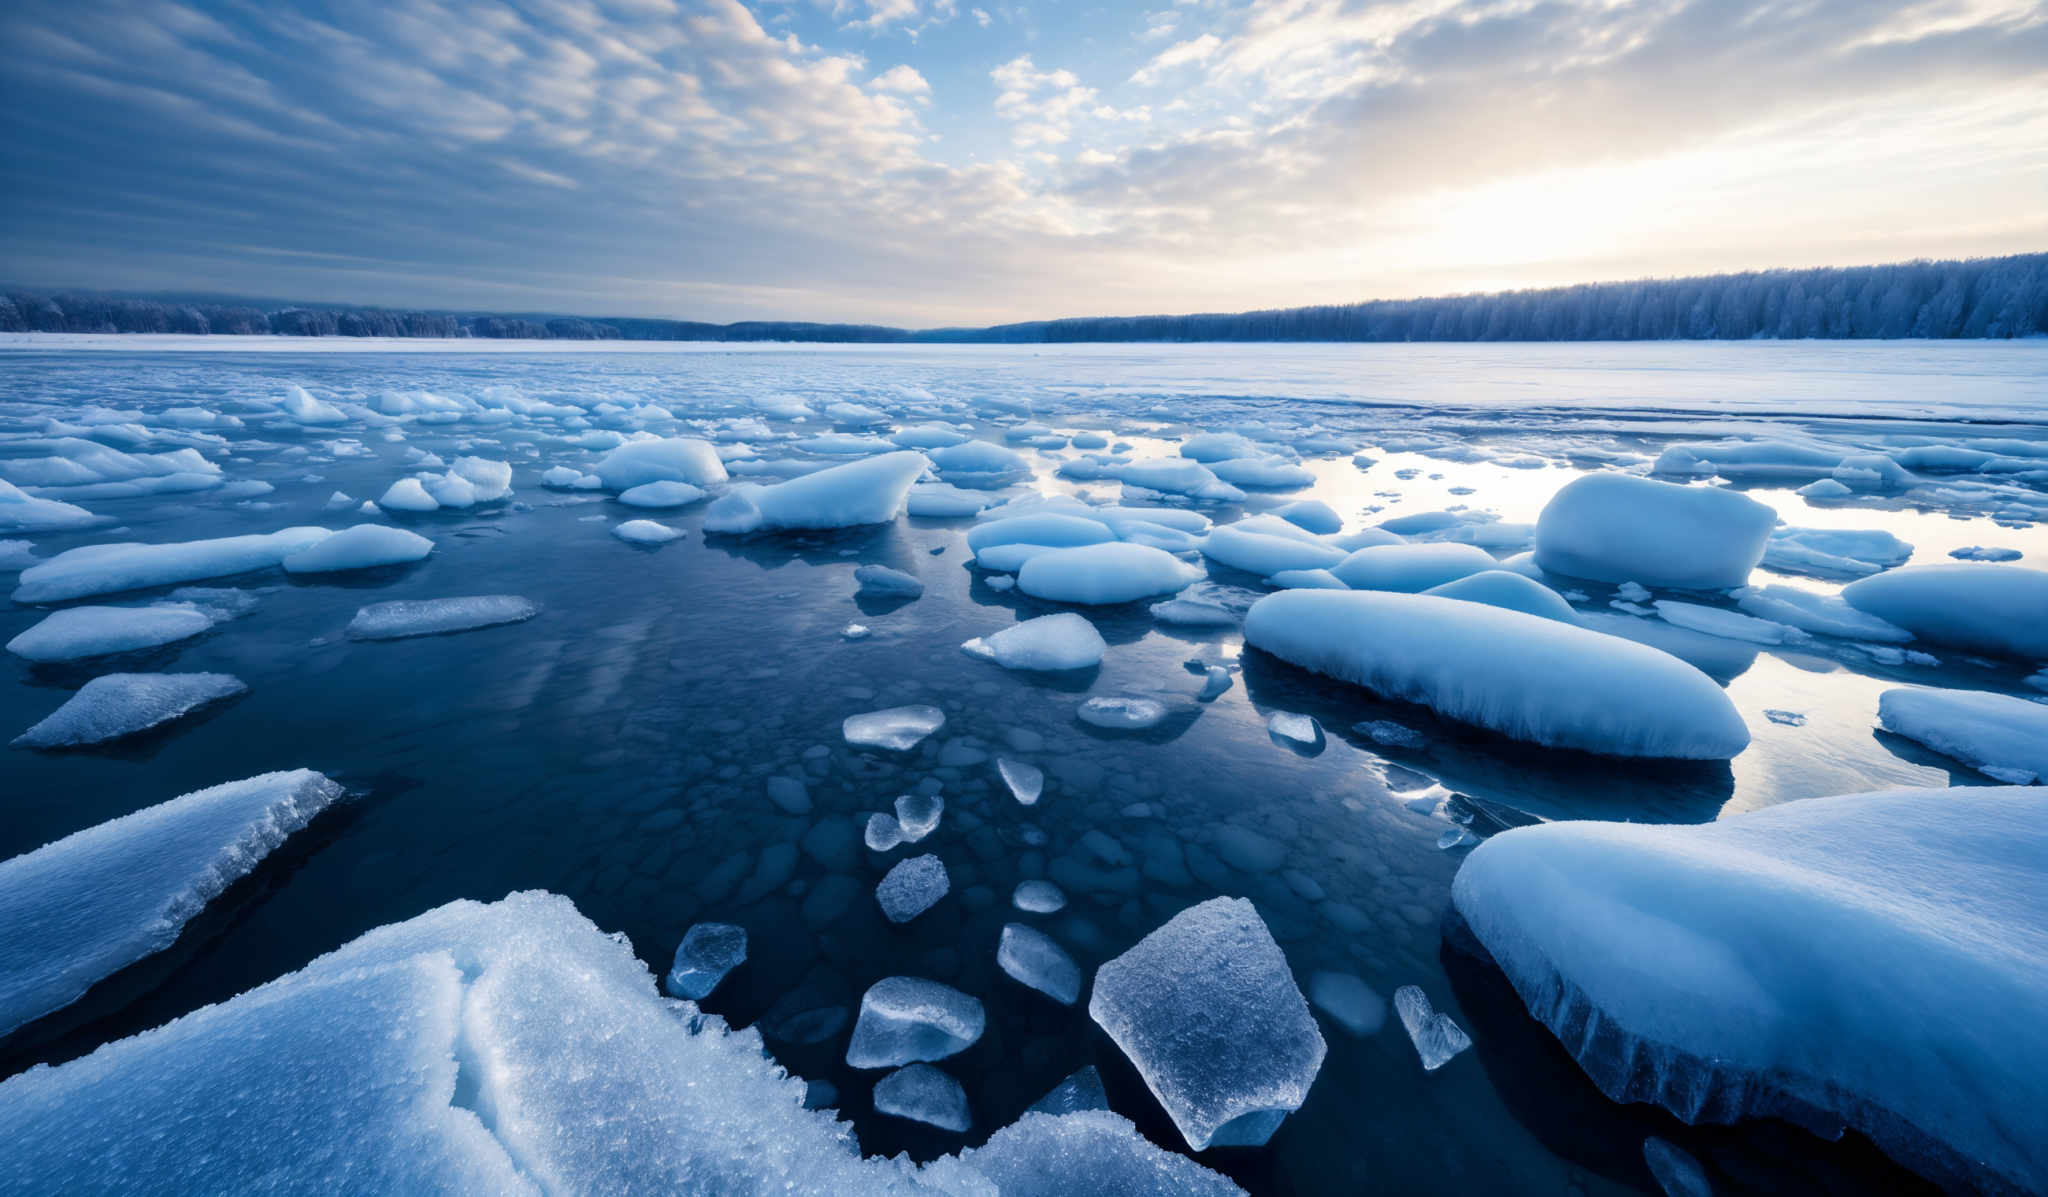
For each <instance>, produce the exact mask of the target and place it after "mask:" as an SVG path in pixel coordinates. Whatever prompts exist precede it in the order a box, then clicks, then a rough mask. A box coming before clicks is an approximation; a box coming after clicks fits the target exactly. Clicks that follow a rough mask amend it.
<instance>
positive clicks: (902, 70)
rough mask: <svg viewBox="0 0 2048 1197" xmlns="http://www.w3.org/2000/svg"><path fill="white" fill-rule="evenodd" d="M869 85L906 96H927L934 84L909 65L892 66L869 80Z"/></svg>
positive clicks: (878, 89)
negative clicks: (926, 80)
mask: <svg viewBox="0 0 2048 1197" xmlns="http://www.w3.org/2000/svg"><path fill="white" fill-rule="evenodd" d="M868 86H869V87H871V88H873V89H874V90H876V91H888V92H895V93H896V94H898V95H905V96H926V95H930V94H931V90H932V85H931V84H929V83H927V82H925V78H924V76H923V75H920V74H918V73H917V71H915V70H914V69H912V68H911V67H909V66H893V67H890V68H889V69H888V70H886V71H883V72H882V73H881V74H879V75H876V76H875V77H874V78H873V79H870V80H868Z"/></svg>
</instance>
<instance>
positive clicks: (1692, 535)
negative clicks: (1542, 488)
mask: <svg viewBox="0 0 2048 1197" xmlns="http://www.w3.org/2000/svg"><path fill="white" fill-rule="evenodd" d="M1777 518H1778V517H1777V513H1776V512H1775V511H1772V510H1771V509H1770V508H1769V507H1766V506H1764V505H1763V504H1762V503H1759V502H1757V501H1756V500H1754V499H1751V498H1748V497H1746V496H1744V495H1739V494H1737V493H1735V492H1734V491H1732V490H1719V489H1716V488H1714V487H1710V486H1679V485H1676V484H1674V483H1669V482H1658V481H1655V480H1654V479H1649V478H1636V477H1632V476H1629V475H1625V474H1588V475H1586V476H1584V477H1582V478H1577V479H1574V480H1572V481H1571V482H1568V483H1566V484H1565V485H1564V486H1563V487H1562V488H1561V489H1559V491H1558V492H1557V493H1556V494H1555V495H1552V496H1551V498H1550V502H1549V503H1547V504H1545V505H1544V507H1543V512H1542V514H1541V515H1539V516H1538V517H1537V519H1536V564H1537V565H1538V566H1541V567H1542V568H1543V569H1545V570H1548V571H1550V572H1552V573H1557V574H1564V575H1566V576H1568V577H1574V578H1589V579H1591V580H1593V581H1596V582H1627V581H1636V582H1641V583H1643V584H1644V585H1646V586H1658V587H1663V586H1671V587H1677V588H1679V589H1682V590H1727V589H1732V588H1734V587H1737V586H1741V585H1743V584H1744V583H1745V582H1747V581H1748V579H1749V571H1750V570H1752V569H1754V568H1755V567H1756V564H1757V562H1758V561H1760V560H1762V558H1763V553H1764V542H1765V541H1766V539H1768V538H1769V536H1770V534H1771V529H1772V527H1773V526H1774V525H1775V524H1776V523H1777Z"/></svg>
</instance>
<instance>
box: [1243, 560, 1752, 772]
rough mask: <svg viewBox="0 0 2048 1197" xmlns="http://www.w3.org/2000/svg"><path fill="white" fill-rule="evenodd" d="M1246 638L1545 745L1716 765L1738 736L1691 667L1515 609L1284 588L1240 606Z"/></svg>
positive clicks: (1735, 722) (1720, 702)
mask: <svg viewBox="0 0 2048 1197" xmlns="http://www.w3.org/2000/svg"><path fill="white" fill-rule="evenodd" d="M1245 642H1246V643H1247V644H1250V645H1252V646H1254V647H1256V648H1259V649H1262V650H1264V651H1266V652H1269V653H1272V654H1273V655H1274V656H1276V657H1279V658H1280V659H1281V660H1284V661H1289V662H1291V663H1293V664H1295V665H1299V666H1301V667H1302V668H1304V669H1310V670H1313V671H1315V672H1317V673H1321V674H1326V675H1328V676H1330V677H1334V678H1337V679H1339V680H1341V681H1347V682H1351V683H1353V684H1354V685H1359V686H1364V687H1365V688H1367V689H1369V690H1371V691H1373V692H1374V693H1376V694H1380V695H1383V696H1385V697H1388V698H1398V699H1402V700H1405V701H1408V702H1414V703H1420V704H1422V705H1424V706H1427V707H1430V708H1432V709H1433V710H1435V711H1436V712H1437V713H1438V714H1440V715H1443V716H1444V717H1446V718H1450V719H1456V720H1459V721H1461V722H1464V723H1471V724H1475V725H1477V726H1479V727H1485V728H1490V729H1492V730H1493V731H1497V732H1499V733H1501V734H1502V735H1506V736H1512V737H1513V738H1515V739H1518V740H1528V741H1530V742H1532V743H1536V744H1544V745H1549V746H1551V747H1555V748H1576V749H1580V750H1583V751H1586V752H1597V753H1604V754H1607V755H1610V756H1642V757H1673V758H1683V759H1698V760H1725V759H1727V758H1729V757H1732V756H1734V755H1735V754H1737V753H1739V752H1741V751H1742V750H1743V749H1744V748H1746V747H1748V745H1749V729H1748V728H1747V727H1746V726H1744V724H1743V722H1742V716H1741V715H1739V714H1738V713H1736V710H1735V706H1734V704H1733V703H1731V702H1730V701H1729V700H1728V696H1727V695H1726V694H1724V693H1723V692H1722V691H1721V688H1720V687H1719V686H1716V685H1715V684H1714V682H1713V680H1712V679H1711V678H1709V677H1708V676H1707V675H1706V674H1704V673H1701V672H1700V671H1699V670H1697V669H1695V668H1693V667H1692V666H1691V665H1688V664H1686V663H1685V662H1684V661H1681V660H1679V659H1678V658H1677V657H1674V656H1672V655H1671V654H1669V653H1666V652H1661V651H1659V650H1657V649H1654V648H1650V647H1649V646H1647V645H1642V644H1637V643H1635V642H1634V641H1629V640H1623V639H1621V638H1620V637H1618V636H1608V635H1605V634H1603V633H1600V632H1595V631H1590V630H1588V629H1585V628H1580V627H1573V626H1571V625H1569V624H1564V623H1560V622H1558V621H1556V620H1552V619H1543V618H1541V617H1539V616H1535V615H1528V614H1524V613H1523V612H1520V611H1509V610H1504V609H1502V608H1499V607H1491V606H1486V605H1484V604H1480V603H1469V602H1464V601H1461V600H1458V599H1447V598H1438V597H1434V596H1430V595H1418V594H1386V593H1371V592H1351V593H1347V592H1341V591H1331V590H1287V591H1282V592H1280V593H1278V594H1271V595H1267V596H1266V597H1265V598H1262V599H1260V600H1259V601H1258V602H1256V603H1254V604H1252V609H1251V611H1250V613H1249V614H1247V615H1246V617H1245Z"/></svg>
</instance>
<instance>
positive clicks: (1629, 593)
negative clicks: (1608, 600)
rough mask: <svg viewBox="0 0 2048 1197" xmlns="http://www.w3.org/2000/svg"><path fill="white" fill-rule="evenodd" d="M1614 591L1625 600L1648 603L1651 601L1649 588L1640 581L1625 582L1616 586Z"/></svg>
mask: <svg viewBox="0 0 2048 1197" xmlns="http://www.w3.org/2000/svg"><path fill="white" fill-rule="evenodd" d="M1614 593H1615V596H1616V597H1617V598H1619V599H1621V600H1622V601H1623V602H1628V603H1647V602H1649V601H1650V592H1649V590H1648V589H1647V588H1645V587H1644V586H1643V585H1642V584H1641V583H1638V582H1623V583H1622V584H1621V585H1619V586H1616V587H1615V588H1614Z"/></svg>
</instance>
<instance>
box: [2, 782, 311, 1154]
mask: <svg viewBox="0 0 2048 1197" xmlns="http://www.w3.org/2000/svg"><path fill="white" fill-rule="evenodd" d="M341 793H342V790H341V787H340V786H338V785H336V784H335V783H333V782H331V781H329V780H328V779H327V778H325V777H322V776H321V775H320V774H318V773H314V772H312V771H311V770H307V769H301V770H298V771H296V772H291V773H266V774H263V775H262V776H260V777H251V778H248V779H247V780H244V781H233V782H229V783H227V784H225V785H218V786H214V787H212V788H210V789H205V790H199V791H196V792H194V793H190V794H186V795H184V796H183V797H180V798H173V799H171V800H170V801H169V802H163V803H159V804H158V805H156V806H152V807H148V808H146V809H143V810H139V811H136V812H135V813H134V814H131V815H124V816H123V817H121V818H118V819H115V820H113V821H112V822H109V823H102V824H100V825H99V826H97V827H89V828H87V829H85V830H84V831H80V832H77V833H76V834H74V835H70V836H67V837H65V838H64V839H61V840H58V841H57V842H55V843H53V844H46V845H44V846H43V847H41V848H38V849H36V850H35V851H33V852H30V853H28V854H26V855H23V856H17V857H15V858H14V859H13V860H10V861H7V862H6V863H4V864H0V927H5V928H6V929H7V932H6V934H5V935H0V1035H4V1034H6V1033H8V1032H10V1031H12V1030H14V1029H15V1028H16V1027H19V1026H21V1025H22V1024H23V1023H26V1022H29V1021H31V1020H33V1019H37V1018H40V1017H42V1016H43V1015H45V1014H48V1013H50V1012H51V1011H52V1010H59V1009H62V1008H63V1007H65V1006H68V1005H70V1004H71V1003H72V1002H75V1001H77V1000H78V999H79V998H80V997H81V996H83V995H84V993H85V991H86V990H87V989H89V988H91V987H92V986H93V985H94V984H95V983H97V982H98V981H100V980H101V979H103V978H105V977H108V976H111V975H113V974H114V973H115V972H117V971H119V970H120V969H122V968H125V967H126V966H128V965H130V964H133V963H135V962H136V961H137V960H140V959H142V958H143V957H145V956H149V955H152V954H154V953H156V952H160V951H162V950H164V949H165V948H167V947H169V946H171V943H172V941H174V940H176V939H177V938H178V933H179V931H180V930H182V929H183V928H184V926H185V924H186V923H187V922H190V921H191V919H192V917H193V916H194V915H197V914H198V913H199V912H200V910H201V909H203V908H204V907H205V905H206V904H207V903H208V902H210V901H212V900H213V899H214V898H215V897H217V896H219V895H220V893H221V892H222V891H223V890H225V889H227V887H228V886H229V885H232V884H233V883H234V882H235V881H236V880H237V879H238V878H240V877H242V876H243V875H245V874H247V873H248V872H249V871H250V870H251V869H254V868H255V867H256V866H257V864H258V863H260V862H261V861H262V860H263V858H264V857H265V856H268V855H269V854H270V853H271V852H272V851H274V850H275V849H276V848H277V846H278V845H280V844H282V843H283V842H284V841H285V839H286V838H287V837H289V836H290V835H291V834H292V833H294V832H296V831H298V830H299V829H300V828H302V827H304V826H305V825H306V824H307V823H308V822H310V821H311V820H312V818H313V816H315V815H317V814H319V813H320V812H321V811H323V810H325V809H326V808H327V807H328V806H329V805H330V804H332V803H333V802H334V801H335V800H336V799H338V798H339V797H341ZM20 1096H21V1095H20V1094H18V1093H16V1094H9V1093H8V1092H7V1089H6V1088H5V1087H0V1123H4V1122H6V1121H8V1119H9V1116H8V1113H7V1111H9V1110H13V1109H15V1107H18V1106H19V1105H20V1104H21V1101H20V1100H19V1098H20ZM110 1129H112V1128H110ZM129 1130H130V1131H131V1132H132V1128H129ZM0 1136H4V1140H0V1141H6V1142H8V1143H9V1144H10V1145H9V1148H8V1150H7V1151H6V1152H0V1155H14V1154H16V1149H17V1148H18V1147H20V1146H21V1140H20V1139H19V1138H18V1137H17V1136H16V1135H14V1134H12V1133H9V1132H8V1131H0ZM79 1163H81V1164H82V1163H83V1161H79ZM4 1167H5V1165H4V1164H0V1168H4ZM42 1185H43V1187H49V1188H54V1189H56V1190H58V1191H62V1190H65V1189H71V1190H72V1191H79V1190H80V1189H82V1188H89V1187H92V1186H70V1185H62V1184H55V1185H53V1184H52V1182H51V1181H49V1180H48V1179H45V1180H44V1181H43V1182H42ZM0 1191H21V1189H20V1186H19V1185H18V1184H16V1185H10V1184H7V1183H5V1181H4V1180H0Z"/></svg>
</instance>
